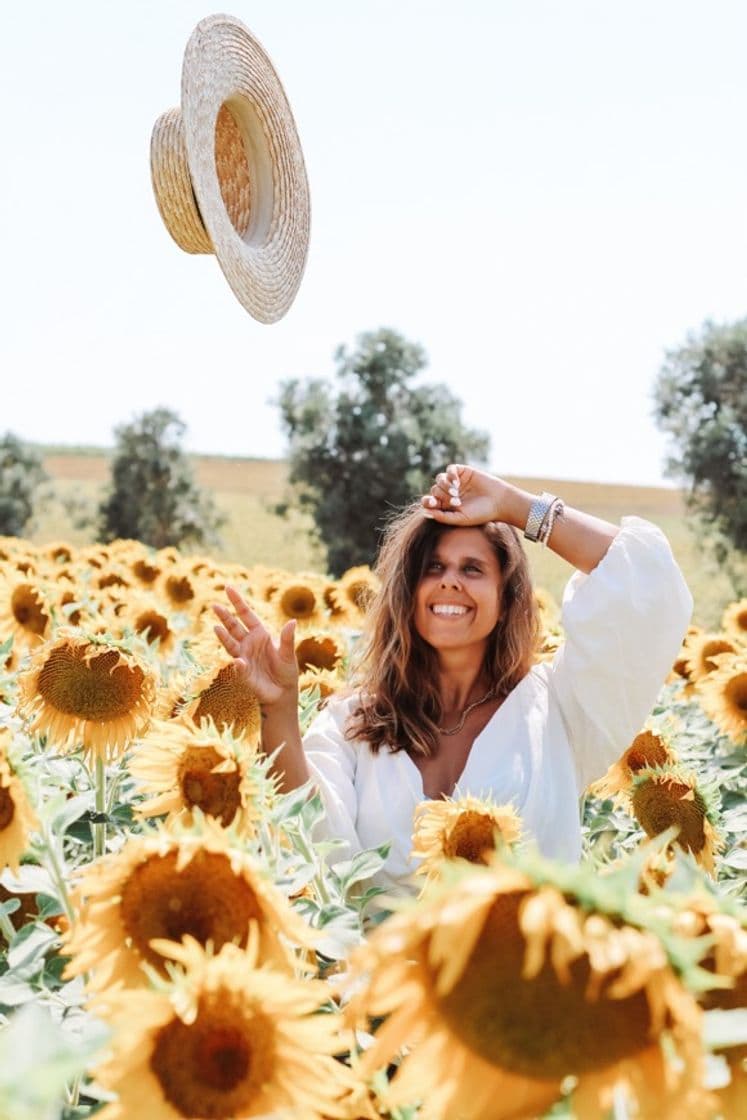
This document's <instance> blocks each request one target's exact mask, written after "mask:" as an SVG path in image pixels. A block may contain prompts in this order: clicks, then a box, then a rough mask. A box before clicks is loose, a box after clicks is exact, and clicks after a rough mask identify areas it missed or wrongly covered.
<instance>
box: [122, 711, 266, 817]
mask: <svg viewBox="0 0 747 1120" xmlns="http://www.w3.org/2000/svg"><path fill="white" fill-rule="evenodd" d="M258 745H259V744H258V743H257V744H249V743H248V742H247V740H246V739H241V740H236V739H234V738H233V737H232V736H231V735H230V733H229V732H228V731H224V732H222V733H218V731H216V729H215V726H214V725H213V726H212V727H211V726H210V725H209V721H206V722H205V723H204V724H203V727H202V729H197V728H195V726H194V724H193V723H192V722H191V721H190V722H185V721H183V720H180V719H174V720H158V721H156V720H154V721H153V722H152V724H151V726H150V728H149V730H148V734H147V736H146V737H145V738H144V739H142V740H141V741H140V743H139V745H138V747H137V749H136V751H135V753H134V754H133V757H132V759H131V761H130V773H131V774H132V776H133V778H134V779H135V782H136V785H137V786H139V788H140V790H141V791H142V792H144V793H149V794H155V796H154V797H152V798H151V800H150V801H146V802H145V803H144V804H142V805H140V806H138V810H137V811H138V813H139V814H140V815H141V816H143V817H153V816H157V815H159V814H161V813H168V814H169V817H168V819H167V822H166V823H167V824H168V823H169V821H170V820H172V819H175V818H179V819H183V820H184V821H185V823H187V824H191V823H192V820H193V810H194V809H195V808H198V809H200V810H201V811H202V812H203V813H204V814H205V815H206V816H208V817H215V818H216V819H217V820H218V821H220V823H221V824H222V825H224V826H227V825H229V824H233V827H234V829H235V831H236V832H238V833H239V834H240V835H251V834H253V833H254V830H255V825H256V823H257V821H258V820H259V819H260V817H261V813H262V809H263V807H265V806H266V805H268V804H269V802H270V800H271V798H272V793H273V791H274V783H273V782H272V781H271V780H270V779H269V778H268V776H267V769H268V766H269V763H268V762H267V760H266V758H265V756H264V755H262V754H260V753H259V751H258V749H257V748H258Z"/></svg>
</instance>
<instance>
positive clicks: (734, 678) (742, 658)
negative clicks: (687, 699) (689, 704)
mask: <svg viewBox="0 0 747 1120" xmlns="http://www.w3.org/2000/svg"><path fill="white" fill-rule="evenodd" d="M716 662H717V667H716V669H715V670H714V671H713V673H711V674H710V676H709V677H708V679H707V680H705V681H702V682H701V684H700V685H699V692H700V699H701V704H702V706H703V709H704V711H705V712H706V713H707V714H708V715H709V716H710V717H711V719H712V720H713V722H714V723H715V724H717V726H718V727H720V728H721V730H722V731H723V732H724V734H725V735H728V736H729V737H730V738H731V739H733V740H734V742H735V743H744V742H745V740H747V653H740V654H739V655H735V656H729V655H725V656H721V657H717V658H716Z"/></svg>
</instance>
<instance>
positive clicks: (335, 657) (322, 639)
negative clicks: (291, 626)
mask: <svg viewBox="0 0 747 1120" xmlns="http://www.w3.org/2000/svg"><path fill="white" fill-rule="evenodd" d="M345 652H346V651H345V644H344V642H343V639H342V637H341V635H340V634H339V633H335V632H334V631H332V630H315V631H313V632H312V633H309V634H305V635H304V636H303V637H301V638H300V639H299V640H298V641H297V642H296V661H297V662H298V671H299V673H305V672H306V670H307V669H321V670H325V669H326V670H330V671H331V670H334V669H337V668H338V667H339V666H340V664H341V662H342V661H343V659H344V657H345Z"/></svg>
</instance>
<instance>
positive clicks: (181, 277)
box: [0, 0, 747, 484]
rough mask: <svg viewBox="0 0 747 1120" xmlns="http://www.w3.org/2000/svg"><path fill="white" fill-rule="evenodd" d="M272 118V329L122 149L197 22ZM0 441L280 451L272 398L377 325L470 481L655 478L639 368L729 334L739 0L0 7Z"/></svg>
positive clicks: (743, 26) (739, 246) (136, 134)
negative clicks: (191, 240)
mask: <svg viewBox="0 0 747 1120" xmlns="http://www.w3.org/2000/svg"><path fill="white" fill-rule="evenodd" d="M220 10H226V11H229V12H230V13H231V14H233V15H235V16H237V17H239V18H240V19H241V20H243V22H244V23H246V24H247V25H248V26H249V27H250V28H251V29H252V30H253V31H254V33H255V34H256V36H257V37H258V38H259V40H260V41H261V42H262V44H263V45H264V47H265V49H266V51H267V53H268V54H269V55H270V57H271V59H272V60H273V63H274V65H275V67H276V69H277V70H278V72H279V74H280V77H281V79H282V81H283V84H284V86H285V89H286V93H287V95H288V98H289V100H290V103H291V106H292V109H293V112H294V115H295V118H296V122H297V125H298V130H299V135H300V138H301V143H302V146H303V150H304V155H305V159H306V164H307V169H308V175H309V183H310V191H311V204H312V230H311V245H310V252H309V258H308V264H307V268H306V273H305V275H304V278H303V281H302V284H301V288H300V290H299V293H298V296H297V297H296V301H295V303H294V304H293V306H292V307H291V309H290V311H289V312H288V314H287V315H286V317H285V318H284V319H283V320H282V321H281V322H279V323H277V324H274V325H272V326H263V325H261V324H259V323H257V322H255V320H253V319H252V318H251V317H250V316H249V315H248V314H247V312H245V311H244V309H243V308H242V307H241V305H240V304H239V303H238V302H237V300H236V298H235V297H234V295H233V293H232V292H231V290H230V288H229V287H228V285H227V283H226V281H225V279H224V277H223V274H222V272H221V271H220V268H219V266H218V264H217V261H216V260H215V258H214V257H194V256H189V255H187V254H186V253H183V252H182V251H181V250H180V249H179V248H178V247H177V246H176V245H175V244H174V242H173V241H172V240H171V238H170V236H169V235H168V233H167V232H166V230H165V228H164V226H163V225H162V223H161V219H160V216H159V214H158V211H157V209H156V205H155V201H154V198H153V194H152V189H151V184H150V171H149V162H148V161H149V156H148V149H149V142H150V133H151V129H152V127H153V124H154V122H155V120H156V118H157V117H158V116H159V114H160V113H162V112H163V111H165V110H166V109H168V108H170V107H171V106H173V105H177V104H178V101H179V95H180V75H181V64H182V57H183V52H184V47H185V45H186V42H187V40H188V38H189V35H190V34H191V31H192V29H193V28H194V26H195V24H196V23H197V22H198V21H199V20H200V19H201V18H203V17H204V16H206V15H209V14H211V13H212V12H214V11H220ZM0 16H1V17H2V25H1V26H2V34H1V35H0V90H1V92H2V102H1V103H2V111H1V116H0V122H1V124H0V127H1V129H2V154H3V159H2V168H3V170H2V177H1V178H0V245H2V255H1V258H0V259H2V271H1V273H0V307H1V308H2V317H1V319H0V377H1V378H2V387H3V395H2V403H3V407H2V412H0V432H2V431H5V430H7V429H10V430H11V431H14V432H15V433H16V434H17V435H19V436H20V437H22V438H24V439H27V440H30V441H34V442H56V443H87V444H96V445H102V446H103V445H110V444H111V443H112V441H113V428H114V426H115V425H116V424H118V423H121V422H125V421H128V420H130V419H132V417H133V416H134V415H135V414H136V413H139V412H142V411H143V410H145V409H150V408H154V407H156V406H157V405H167V406H169V407H171V408H173V409H174V410H175V411H177V412H178V413H179V414H180V416H181V417H182V419H183V420H184V421H185V422H186V424H187V425H188V434H187V446H188V448H189V449H190V450H194V451H201V452H213V453H224V454H237V455H256V456H269V457H280V456H282V455H283V454H284V451H285V443H284V438H283V434H282V431H281V428H280V424H279V414H278V410H277V408H276V407H274V406H273V404H272V399H273V397H274V396H275V395H276V394H277V390H278V386H279V384H280V382H281V380H283V379H284V378H287V377H292V376H299V377H306V376H310V375H315V376H328V375H329V376H332V374H333V370H334V363H333V358H332V355H333V352H334V350H335V348H336V347H337V345H338V344H339V343H340V342H347V343H352V342H353V341H354V339H355V336H356V335H357V334H358V333H359V332H361V331H365V330H372V329H375V328H377V327H379V326H390V327H393V328H395V329H397V330H400V331H401V332H402V333H403V334H404V335H406V337H408V338H409V339H412V340H414V341H418V342H420V343H422V345H423V346H424V347H425V349H426V351H427V353H428V355H429V366H428V369H427V370H426V371H425V373H424V375H423V379H424V380H428V381H444V382H446V383H447V384H448V385H449V386H450V387H451V388H452V390H453V391H454V392H455V393H456V394H457V396H458V397H459V398H460V399H461V400H462V401H463V403H464V418H465V420H466V421H467V422H468V423H469V424H471V425H474V426H479V427H481V428H484V429H486V430H488V432H489V433H490V435H491V438H492V453H491V464H492V466H493V467H494V469H496V470H497V471H499V472H500V473H505V474H518V475H529V476H532V475H534V476H548V477H557V478H577V479H588V480H599V481H613V482H614V481H617V482H637V483H647V484H657V483H659V482H660V481H661V480H662V466H663V459H664V453H665V439H664V437H663V435H662V434H661V433H659V432H658V431H657V430H656V428H655V425H654V423H653V420H652V418H651V407H652V406H651V389H652V385H653V382H654V378H655V375H656V372H657V370H658V368H659V366H660V364H661V361H662V359H663V356H664V352H665V350H667V349H669V348H671V347H674V346H677V345H679V344H680V343H682V342H684V340H685V338H686V336H687V334H688V332H690V331H692V330H697V329H699V328H700V326H701V325H702V323H703V321H704V320H706V319H708V318H711V319H714V320H717V321H725V320H733V319H736V318H741V317H742V316H744V315H745V314H747V268H745V261H747V145H746V144H745V119H746V117H747V112H746V110H747V66H745V61H744V57H745V56H744V51H745V43H746V42H747V3H744V2H743V0H697V2H696V0H645V2H644V0H492V2H490V0H462V2H461V3H458V4H457V3H453V2H450V3H446V2H442V0H254V2H248V0H231V3H230V4H228V5H226V6H225V7H223V8H221V6H220V5H217V6H215V7H212V6H210V5H206V4H205V2H204V0H201V2H200V3H195V2H194V0H127V2H124V0H122V2H120V3H110V2H106V0H97V2H94V0H90V2H89V0H67V2H65V3H59V2H58V0H36V2H34V3H30V2H29V3H26V2H24V3H21V2H18V0H0Z"/></svg>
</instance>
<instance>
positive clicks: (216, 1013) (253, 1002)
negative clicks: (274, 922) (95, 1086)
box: [95, 936, 357, 1120]
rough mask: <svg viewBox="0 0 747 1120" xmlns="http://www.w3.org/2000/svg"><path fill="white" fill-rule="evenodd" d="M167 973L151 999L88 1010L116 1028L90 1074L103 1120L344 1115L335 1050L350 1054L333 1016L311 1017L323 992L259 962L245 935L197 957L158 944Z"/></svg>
mask: <svg viewBox="0 0 747 1120" xmlns="http://www.w3.org/2000/svg"><path fill="white" fill-rule="evenodd" d="M157 946H158V948H159V950H160V951H161V952H162V953H163V954H164V957H169V958H170V959H171V961H173V962H176V963H174V964H172V965H170V969H169V972H170V974H169V981H168V982H167V983H166V982H164V983H161V984H160V985H159V987H158V989H157V990H155V991H142V990H141V991H125V992H120V993H117V994H115V995H114V996H105V997H102V998H100V999H98V1000H96V1003H95V1010H96V1011H97V1014H99V1015H100V1016H101V1017H102V1018H103V1019H104V1020H105V1021H108V1022H109V1023H111V1025H112V1026H113V1027H114V1028H115V1030H114V1040H113V1053H112V1055H111V1057H109V1058H108V1060H107V1061H105V1062H104V1063H103V1064H102V1065H101V1066H100V1067H99V1068H98V1069H97V1070H96V1077H97V1080H99V1081H100V1082H101V1083H102V1084H104V1085H105V1086H107V1087H108V1088H109V1089H111V1090H113V1091H114V1092H116V1093H117V1095H118V1103H117V1104H116V1105H113V1106H110V1108H108V1109H105V1110H104V1112H103V1113H102V1117H103V1118H104V1120H115V1118H126V1117H130V1116H134V1115H137V1114H138V1113H141V1112H142V1113H143V1114H145V1115H147V1116H148V1117H154V1118H161V1117H163V1118H164V1120H166V1117H169V1118H176V1117H198V1116H201V1117H211V1118H213V1120H229V1118H234V1117H238V1116H242V1117H250V1116H257V1117H259V1116H269V1115H270V1114H271V1115H273V1116H275V1115H278V1116H279V1115H281V1114H282V1115H290V1114H291V1113H292V1114H293V1115H294V1116H299V1117H300V1116H304V1117H305V1118H307V1120H323V1118H324V1117H333V1116H334V1117H343V1116H351V1117H352V1116H353V1115H357V1113H354V1112H352V1111H348V1110H347V1108H346V1107H345V1105H344V1104H343V1098H349V1097H350V1094H351V1091H352V1090H353V1089H354V1086H355V1081H354V1078H353V1076H352V1074H351V1073H350V1071H349V1070H348V1068H347V1067H346V1066H344V1065H343V1064H342V1063H341V1062H338V1061H336V1060H335V1058H334V1056H333V1055H335V1054H336V1053H340V1052H342V1051H344V1050H346V1049H350V1046H351V1040H350V1039H349V1038H346V1037H345V1036H344V1034H343V1032H342V1030H341V1029H340V1027H341V1024H340V1016H339V1015H331V1014H319V1013H318V1012H320V1011H321V1010H323V1009H324V1007H325V1004H328V1000H329V992H328V989H327V987H326V985H324V984H323V983H322V982H321V981H314V980H299V979H293V978H291V977H289V976H288V975H287V974H286V973H282V972H278V971H276V970H274V969H272V968H270V967H268V966H266V965H263V966H261V967H260V964H261V954H260V948H259V944H258V939H257V938H256V936H254V937H252V938H251V939H250V941H249V943H248V944H247V946H246V947H245V948H239V947H238V946H236V945H231V944H226V945H223V947H222V948H221V949H220V951H219V952H217V953H212V952H206V951H205V949H203V947H202V946H201V945H200V943H199V942H197V941H196V940H195V939H193V938H191V937H189V936H187V937H185V938H184V940H183V942H182V943H181V944H176V943H174V942H170V941H159V942H157Z"/></svg>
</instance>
